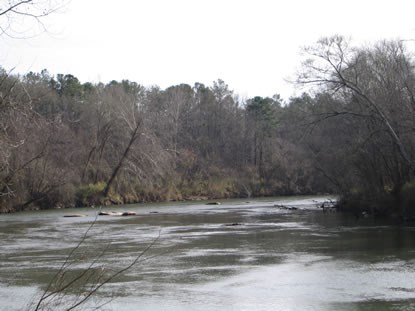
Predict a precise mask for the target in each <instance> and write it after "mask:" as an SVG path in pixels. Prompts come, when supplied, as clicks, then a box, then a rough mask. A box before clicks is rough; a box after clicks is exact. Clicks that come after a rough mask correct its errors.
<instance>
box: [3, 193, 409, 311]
mask: <svg viewBox="0 0 415 311" xmlns="http://www.w3.org/2000/svg"><path fill="white" fill-rule="evenodd" d="M325 199H326V198H321V197H319V198H316V197H295V198H271V199H262V200H260V199H258V200H252V201H249V202H246V201H242V200H230V201H222V204H221V205H206V204H204V203H201V202H200V203H197V202H192V203H169V204H148V205H143V204H141V205H129V206H119V207H112V208H105V210H108V211H109V210H116V211H125V210H129V211H134V212H136V213H137V214H138V216H131V217H114V216H96V215H97V209H77V210H54V211H46V212H43V211H39V212H33V213H19V214H13V215H2V216H0V241H1V242H0V302H1V303H0V310H25V309H30V308H33V305H32V307H28V306H29V305H30V303H33V302H36V301H37V300H36V299H38V298H39V296H38V295H39V293H41V292H42V289H44V288H45V287H46V286H47V284H48V283H49V282H50V279H51V278H52V277H53V276H54V275H55V274H56V273H57V271H58V270H59V268H60V267H61V266H62V264H63V263H65V261H67V259H68V256H69V254H70V253H71V250H73V249H74V247H76V245H77V244H78V243H79V242H80V241H81V240H82V239H83V238H82V237H83V236H84V235H85V233H86V232H87V231H88V230H89V231H88V234H87V236H86V238H85V239H84V240H83V243H82V244H81V245H80V246H79V248H78V249H77V250H76V252H74V253H73V255H72V257H70V258H69V261H67V262H69V264H68V263H67V264H68V266H67V268H65V271H66V272H67V275H68V277H69V276H70V275H76V273H80V272H82V271H84V270H85V269H88V268H89V267H90V270H99V269H101V270H102V271H105V273H106V274H105V275H109V274H111V273H114V272H116V271H118V270H119V269H122V268H123V267H126V266H128V265H129V264H131V263H132V262H133V261H134V259H135V258H137V256H138V255H140V254H141V257H140V258H139V262H138V263H137V264H136V265H134V266H133V267H131V268H130V269H129V270H127V271H126V272H125V273H123V274H122V275H121V276H119V277H117V278H115V279H112V280H111V281H109V282H108V283H107V284H106V285H105V286H103V287H102V288H100V290H99V291H98V292H97V293H96V294H94V296H93V298H92V299H91V300H89V302H88V303H87V304H86V305H82V307H80V308H79V310H90V309H91V310H92V309H94V308H95V307H98V306H101V309H103V310H156V311H157V310H201V311H204V310H415V227H413V226H409V225H407V226H397V225H391V224H385V223H379V222H375V221H373V220H371V219H359V220H356V219H355V218H353V217H351V216H348V215H343V214H340V213H323V212H322V210H321V209H320V208H318V207H317V206H318V205H319V204H321V202H322V201H324V200H325ZM275 205H285V206H290V207H297V208H298V209H296V210H287V209H283V208H279V207H276V206H275ZM71 213H82V214H85V215H86V216H85V217H81V218H66V217H63V216H64V215H67V214H71ZM92 223H93V225H92V226H91V224H92ZM151 243H154V245H151ZM150 245H151V247H150V248H149V246H150ZM147 248H149V249H147ZM146 249H147V250H146ZM75 253H76V254H75ZM74 297H75V298H74ZM76 297H77V293H76V289H75V290H72V292H70V293H68V294H67V295H66V296H65V297H64V298H62V300H60V301H59V302H58V305H55V306H54V307H51V309H52V310H59V309H64V306H69V305H71V303H73V302H71V299H77V298H76ZM65 299H67V300H65ZM72 301H75V300H72Z"/></svg>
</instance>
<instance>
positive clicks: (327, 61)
mask: <svg viewBox="0 0 415 311" xmlns="http://www.w3.org/2000/svg"><path fill="white" fill-rule="evenodd" d="M305 52H306V53H307V55H308V57H309V58H307V60H306V61H305V62H304V63H303V69H304V71H303V72H302V73H300V74H299V77H298V80H297V82H298V83H300V84H313V85H317V86H318V87H320V90H323V91H329V92H332V93H333V94H336V96H338V97H339V96H340V97H342V98H343V99H345V100H346V101H348V102H354V103H357V104H359V105H360V107H363V108H364V109H365V110H364V113H366V114H368V115H369V116H371V117H374V118H376V119H377V120H378V122H379V124H380V125H381V126H382V128H378V130H384V131H385V132H386V133H388V135H389V137H390V138H391V139H392V141H393V142H394V143H395V144H396V146H397V151H398V153H399V155H400V156H401V158H402V159H403V160H404V162H405V164H406V165H407V167H408V176H409V179H411V180H413V179H414V178H415V162H414V159H413V158H412V157H411V155H410V152H408V148H409V143H408V141H407V140H406V139H405V138H404V136H405V134H404V133H405V131H404V130H403V128H402V125H405V124H406V123H408V122H409V123H410V121H409V120H407V118H408V116H413V115H414V97H413V94H414V90H415V83H414V81H415V73H414V71H413V60H412V58H411V57H410V56H409V55H408V53H407V52H406V51H405V46H404V45H403V43H402V42H399V41H383V42H380V43H378V44H377V45H375V46H374V47H369V48H356V47H352V46H351V45H350V42H349V41H347V40H345V39H344V38H343V37H341V36H333V37H330V38H323V39H321V40H319V41H318V42H317V44H316V45H315V46H312V47H308V48H306V49H305ZM349 107H353V106H349ZM354 107H356V105H355V106H354ZM346 113H348V114H360V115H361V111H359V112H356V111H353V110H345V111H342V112H341V113H339V111H334V114H333V116H339V115H341V114H346ZM411 121H413V118H412V119H411Z"/></svg>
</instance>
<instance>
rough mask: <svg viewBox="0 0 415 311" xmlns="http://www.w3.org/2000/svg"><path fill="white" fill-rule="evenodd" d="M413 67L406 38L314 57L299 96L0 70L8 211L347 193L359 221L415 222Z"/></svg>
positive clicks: (1, 174) (337, 44) (332, 48)
mask: <svg viewBox="0 0 415 311" xmlns="http://www.w3.org/2000/svg"><path fill="white" fill-rule="evenodd" d="M414 65H415V62H414V58H413V56H412V55H411V54H410V53H409V52H408V51H407V49H406V47H405V45H404V43H403V42H400V41H382V42H378V43H376V44H374V45H372V46H358V47H356V46H352V45H351V44H350V43H349V42H348V41H346V40H345V39H344V38H342V37H340V36H334V37H331V38H326V39H322V40H320V41H319V42H317V43H316V44H315V45H314V46H312V47H309V48H307V49H305V60H304V63H303V64H302V65H301V67H300V68H301V70H300V71H299V73H298V80H297V81H296V83H298V84H299V85H303V86H305V88H304V93H303V94H302V95H301V96H298V97H293V98H290V99H288V100H285V101H284V100H283V99H282V98H281V97H280V96H278V95H275V96H273V97H272V98H268V97H267V98H263V97H260V96H257V97H253V98H248V99H245V98H241V97H238V95H237V94H234V93H233V91H232V90H231V88H229V86H228V85H227V84H226V83H225V82H224V81H222V80H217V81H215V82H213V83H212V85H210V86H206V85H203V84H201V83H195V84H194V85H187V84H179V85H174V86H171V87H168V88H166V89H161V88H159V87H157V86H153V87H144V86H142V85H140V84H138V83H136V82H133V81H128V80H123V81H111V82H109V83H107V84H103V83H89V82H86V83H81V82H80V81H79V80H78V79H77V78H76V77H75V76H73V75H71V74H70V73H67V74H56V75H55V74H51V73H49V72H48V71H47V70H43V71H42V72H40V73H37V72H29V73H27V74H25V75H17V74H14V73H13V71H7V70H6V69H1V71H0V110H1V114H0V153H1V156H0V206H1V211H2V212H10V211H20V210H26V209H46V208H56V207H74V206H77V207H78V206H79V207H80V206H90V205H103V204H120V203H133V202H150V201H168V200H193V199H216V198H230V197H250V196H271V195H295V194H321V193H332V194H339V195H341V197H342V198H343V200H342V202H341V207H343V208H344V209H349V210H352V211H354V212H355V213H361V212H362V211H365V212H370V213H371V214H376V215H396V216H400V217H405V218H409V217H412V216H413V214H415V212H414V211H413V210H414V207H415V206H414V205H415V184H414V175H415V162H414V154H415V135H414V134H415V67H414Z"/></svg>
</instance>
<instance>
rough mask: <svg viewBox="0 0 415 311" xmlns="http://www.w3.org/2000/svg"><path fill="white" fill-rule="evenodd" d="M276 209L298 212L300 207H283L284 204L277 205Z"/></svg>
mask: <svg viewBox="0 0 415 311" xmlns="http://www.w3.org/2000/svg"><path fill="white" fill-rule="evenodd" d="M274 207H278V208H279V209H285V210H289V211H296V210H298V207H295V206H287V205H282V204H275V205H274Z"/></svg>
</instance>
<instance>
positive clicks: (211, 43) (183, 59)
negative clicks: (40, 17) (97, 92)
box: [0, 0, 415, 99]
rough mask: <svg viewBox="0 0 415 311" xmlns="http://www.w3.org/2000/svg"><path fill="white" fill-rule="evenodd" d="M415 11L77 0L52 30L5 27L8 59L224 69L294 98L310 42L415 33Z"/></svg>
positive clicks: (201, 73) (45, 64)
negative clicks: (23, 32) (33, 33)
mask: <svg viewBox="0 0 415 311" xmlns="http://www.w3.org/2000/svg"><path fill="white" fill-rule="evenodd" d="M414 14H415V1H414V0H394V1H385V0H377V1H372V0H365V1H364V0H348V1H334V0H331V1H330V0H312V1H311V0H284V1H277V0H235V1H233V0H209V1H206V0H117V1H103V0H72V1H71V2H70V3H69V4H68V6H67V7H66V8H65V9H64V11H63V12H61V13H59V14H55V15H53V16H51V17H50V18H49V19H48V20H47V21H46V24H47V26H48V29H49V33H43V34H42V35H40V36H37V37H35V38H29V39H25V40H14V39H7V38H5V37H4V36H3V37H2V38H1V39H0V46H1V48H0V65H1V66H3V67H4V68H6V69H11V68H13V67H15V68H16V69H15V72H19V73H26V72H28V71H40V70H42V69H43V68H46V69H48V70H49V72H50V73H52V74H57V73H71V74H73V75H75V76H76V77H78V78H79V79H80V80H81V81H82V82H86V81H92V82H98V81H100V82H104V83H106V82H109V81H110V80H121V79H130V80H133V81H136V82H138V83H140V84H143V85H146V86H148V85H154V84H156V85H159V86H161V87H162V88H165V87H168V86H171V85H175V84H179V83H188V84H190V85H193V84H194V83H195V82H201V83H204V84H206V85H212V81H214V80H217V79H222V80H224V81H225V82H226V83H227V84H228V85H229V87H230V88H231V89H233V90H234V91H235V93H237V94H240V95H242V96H249V97H252V96H256V95H259V96H272V95H274V94H276V93H279V94H281V95H282V96H283V97H284V98H286V99H287V98H288V97H289V96H291V95H292V94H293V92H294V88H293V86H292V85H290V84H288V83H286V82H285V81H284V80H285V79H290V77H292V76H293V75H294V74H295V71H296V68H298V66H299V65H300V57H299V52H300V48H301V46H304V45H309V44H312V43H313V42H315V41H316V40H318V39H319V38H320V37H322V36H330V35H333V34H342V35H345V36H351V37H352V38H353V40H354V41H357V42H362V43H369V42H373V41H376V40H380V39H389V38H398V37H399V38H402V39H415V18H414Z"/></svg>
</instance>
